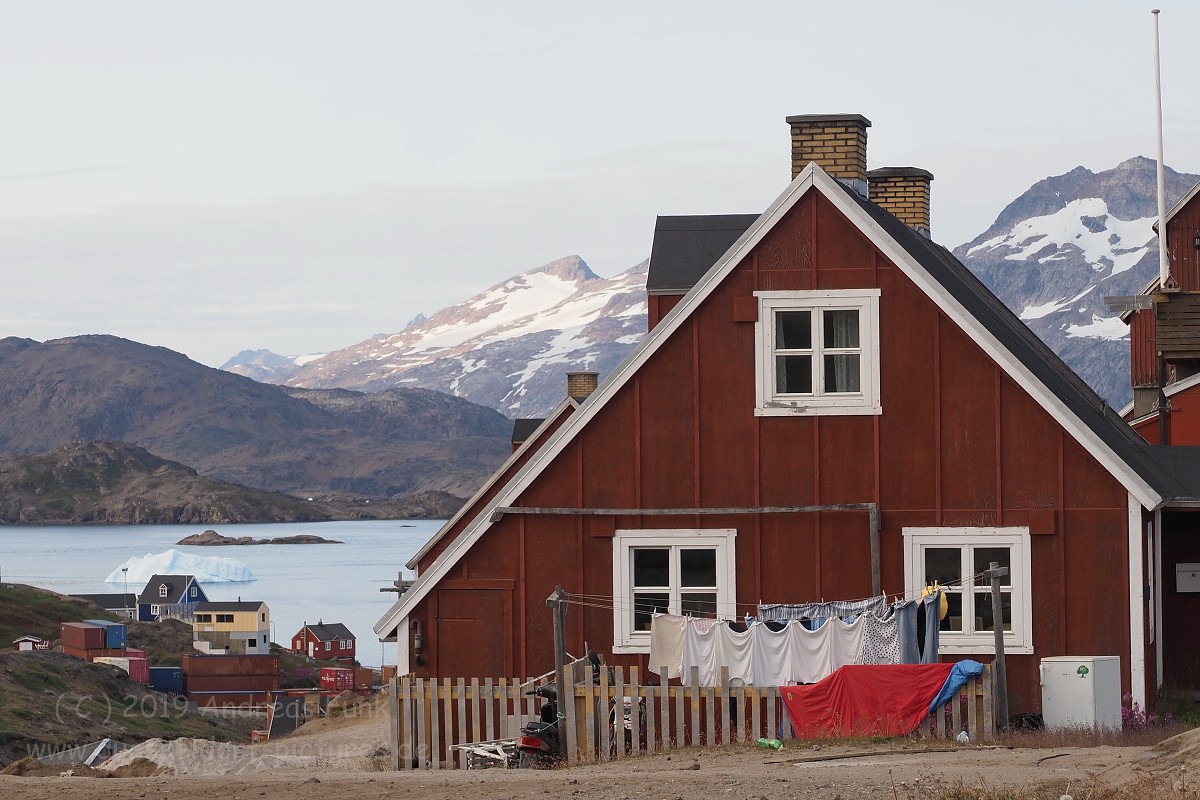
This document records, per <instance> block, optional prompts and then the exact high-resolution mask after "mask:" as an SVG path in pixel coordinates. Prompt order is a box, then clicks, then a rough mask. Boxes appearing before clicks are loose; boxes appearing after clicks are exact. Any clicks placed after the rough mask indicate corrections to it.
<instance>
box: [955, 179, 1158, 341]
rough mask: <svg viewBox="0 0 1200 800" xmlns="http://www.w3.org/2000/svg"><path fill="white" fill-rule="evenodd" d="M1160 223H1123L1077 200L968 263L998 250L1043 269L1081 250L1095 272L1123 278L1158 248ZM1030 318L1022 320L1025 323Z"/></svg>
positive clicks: (988, 245) (997, 239)
mask: <svg viewBox="0 0 1200 800" xmlns="http://www.w3.org/2000/svg"><path fill="white" fill-rule="evenodd" d="M1154 220H1155V217H1152V216H1151V217H1142V218H1139V219H1133V220H1124V219H1118V218H1117V217H1115V216H1113V215H1111V214H1110V213H1109V211H1108V204H1107V203H1105V202H1104V200H1103V199H1102V198H1099V197H1088V198H1083V199H1080V200H1073V201H1071V202H1070V203H1067V204H1066V205H1065V206H1064V207H1063V208H1062V209H1060V210H1059V211H1056V212H1055V213H1053V214H1046V215H1043V216H1037V217H1031V218H1029V219H1027V220H1023V221H1022V222H1020V223H1018V224H1017V225H1016V226H1014V227H1013V228H1012V229H1011V230H1008V231H1005V232H1004V233H1002V234H1000V235H999V236H994V237H992V238H991V239H988V240H987V241H985V242H982V243H980V244H977V245H975V246H974V247H972V248H970V249H969V250H967V257H968V258H970V257H971V256H973V255H975V254H976V253H979V252H981V251H985V250H992V249H995V248H998V247H1005V248H1008V249H1009V250H1010V251H1011V252H1008V253H1006V254H1005V255H1004V258H1005V259H1006V260H1008V261H1025V260H1027V259H1033V260H1036V261H1037V262H1038V263H1039V264H1048V263H1051V262H1053V261H1061V260H1063V259H1065V258H1066V257H1067V256H1066V254H1065V253H1064V252H1063V248H1066V247H1068V246H1069V247H1074V248H1078V249H1079V250H1080V251H1081V252H1082V255H1083V258H1084V259H1085V260H1086V261H1087V262H1088V263H1089V264H1091V265H1092V269H1093V270H1095V271H1096V272H1102V271H1105V270H1107V271H1108V274H1109V275H1110V276H1111V275H1119V274H1120V273H1122V272H1125V271H1127V270H1130V269H1133V267H1134V265H1135V264H1137V263H1138V262H1139V261H1141V259H1142V257H1143V256H1145V255H1146V253H1148V252H1149V251H1150V249H1151V248H1152V247H1154V246H1156V244H1157V238H1156V236H1155V234H1154V229H1153V227H1152V225H1153V223H1154ZM1024 318H1025V317H1024V316H1022V319H1024Z"/></svg>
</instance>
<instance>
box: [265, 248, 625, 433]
mask: <svg viewBox="0 0 1200 800" xmlns="http://www.w3.org/2000/svg"><path fill="white" fill-rule="evenodd" d="M646 267H647V263H646V262H643V263H641V264H638V265H637V266H635V267H633V268H631V269H629V270H627V271H626V272H623V273H621V274H620V275H617V276H616V277H614V278H601V277H598V276H597V275H596V274H595V273H593V272H592V271H591V269H590V268H589V267H588V265H587V264H586V263H584V261H583V259H581V258H579V257H578V256H568V257H567V258H562V259H559V260H557V261H553V262H551V263H549V264H546V265H544V266H541V267H538V268H537V269H533V270H530V271H528V272H525V273H523V274H521V275H518V276H516V277H514V278H510V279H509V280H507V281H504V282H503V283H500V284H497V285H495V286H493V287H491V288H490V289H488V290H487V291H485V292H483V293H481V294H478V295H476V296H475V297H472V298H471V299H469V300H467V301H465V302H463V303H460V304H458V305H456V306H450V307H448V308H444V309H442V310H441V311H438V312H437V313H436V314H434V315H433V316H432V317H430V318H429V319H424V318H422V317H418V318H417V319H414V320H413V321H412V322H410V323H409V324H408V326H407V327H405V328H404V329H403V330H401V331H400V332H399V333H394V334H391V335H381V336H376V337H374V338H372V339H369V340H367V341H364V342H360V343H358V344H356V345H353V346H351V347H347V348H344V349H342V350H337V351H334V352H332V353H329V354H327V355H325V356H323V357H321V358H318V359H316V360H313V361H311V362H309V363H307V364H305V365H303V366H301V367H299V368H298V369H295V370H294V371H292V372H291V373H290V374H289V375H288V376H287V377H286V379H282V380H281V379H280V378H274V379H268V380H272V382H282V383H286V385H288V386H298V387H303V388H309V389H320V388H333V387H338V388H345V389H358V390H361V391H375V390H378V389H383V388H386V387H389V386H414V387H420V388H428V389H436V390H438V391H442V392H448V393H450V394H454V395H457V396H459V397H464V398H467V399H469V400H471V401H472V402H474V403H479V404H480V405H484V406H488V407H491V408H494V409H496V410H498V411H500V412H501V413H503V414H506V415H507V416H510V417H540V416H545V415H546V414H548V413H549V412H550V411H551V410H552V409H553V408H554V407H555V406H557V405H558V404H559V403H560V402H561V401H562V399H563V398H564V397H565V396H566V377H565V375H566V372H567V371H569V370H574V369H593V370H596V371H598V372H600V374H601V378H602V379H603V377H604V376H606V375H607V374H608V373H609V372H611V371H612V369H613V368H614V367H615V366H616V365H617V364H619V363H620V362H621V360H622V359H624V358H625V356H626V355H628V354H629V352H630V351H631V350H632V349H633V348H634V347H635V346H636V345H637V343H638V342H639V341H640V340H641V338H642V337H643V336H644V335H645V333H646Z"/></svg>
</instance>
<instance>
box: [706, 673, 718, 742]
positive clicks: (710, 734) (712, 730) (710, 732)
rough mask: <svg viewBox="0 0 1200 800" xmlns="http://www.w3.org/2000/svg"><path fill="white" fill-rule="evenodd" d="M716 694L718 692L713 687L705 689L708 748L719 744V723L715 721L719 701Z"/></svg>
mask: <svg viewBox="0 0 1200 800" xmlns="http://www.w3.org/2000/svg"><path fill="white" fill-rule="evenodd" d="M715 694H716V690H715V689H714V688H713V687H712V686H705V687H704V744H705V745H707V746H708V747H712V746H714V745H715V744H716V743H717V739H716V732H717V723H716V719H715V713H716V710H717V701H716V697H715Z"/></svg>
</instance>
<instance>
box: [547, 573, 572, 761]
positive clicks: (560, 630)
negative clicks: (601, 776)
mask: <svg viewBox="0 0 1200 800" xmlns="http://www.w3.org/2000/svg"><path fill="white" fill-rule="evenodd" d="M565 595H566V592H564V591H563V588H562V586H561V585H556V586H555V587H554V592H553V594H551V595H550V596H549V597H547V598H546V605H548V606H549V607H550V610H551V613H552V614H553V621H554V686H555V690H556V691H557V692H558V698H559V703H558V707H559V710H560V711H561V710H562V709H563V707H564V704H573V703H574V700H575V697H574V694H575V692H574V691H570V692H568V691H567V690H568V688H569V685H568V681H567V673H566V671H565V670H564V669H563V667H564V665H565V664H566V663H567V615H566V610H565V609H564V608H563V597H564V596H565ZM564 719H566V715H565V714H561V713H560V714H559V715H558V719H557V720H556V721H555V723H554V725H555V727H556V728H557V729H558V737H557V738H558V755H560V756H562V755H565V754H566V752H565V751H566V749H567V748H566V744H567V726H566V725H564V724H563V720H564Z"/></svg>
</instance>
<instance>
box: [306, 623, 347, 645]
mask: <svg viewBox="0 0 1200 800" xmlns="http://www.w3.org/2000/svg"><path fill="white" fill-rule="evenodd" d="M304 627H305V628H307V629H308V632H309V633H311V634H312V635H313V638H315V639H316V640H317V641H318V642H332V641H333V640H334V639H342V640H343V641H350V642H352V641H354V634H353V633H351V632H350V629H349V628H347V627H346V626H345V625H343V624H342V623H340V622H322V623H318V624H316V625H313V624H312V623H309V624H307V625H305V626H304Z"/></svg>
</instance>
